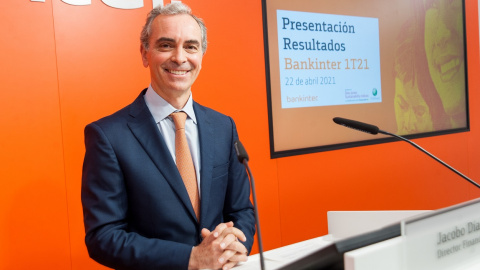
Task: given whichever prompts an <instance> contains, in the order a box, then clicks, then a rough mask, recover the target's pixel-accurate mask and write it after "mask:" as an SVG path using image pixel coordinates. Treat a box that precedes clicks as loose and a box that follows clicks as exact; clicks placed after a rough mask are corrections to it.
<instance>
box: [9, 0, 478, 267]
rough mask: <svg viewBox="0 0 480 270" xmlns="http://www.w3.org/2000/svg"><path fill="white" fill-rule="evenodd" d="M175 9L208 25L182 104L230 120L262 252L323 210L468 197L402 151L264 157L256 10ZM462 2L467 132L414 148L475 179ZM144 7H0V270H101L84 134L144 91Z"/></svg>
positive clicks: (438, 170)
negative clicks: (92, 250)
mask: <svg viewBox="0 0 480 270" xmlns="http://www.w3.org/2000/svg"><path fill="white" fill-rule="evenodd" d="M165 2H167V1H165ZM183 2H185V3H187V4H189V5H190V6H191V7H192V8H193V10H194V11H195V13H197V14H198V15H199V16H200V17H203V18H204V19H205V21H206V23H207V27H208V29H209V49H208V52H207V54H206V55H205V58H204V62H203V70H202V73H201V75H200V77H199V79H198V81H197V83H196V84H195V86H194V89H193V91H194V97H195V99H196V100H197V101H198V102H200V103H202V104H204V105H207V106H210V107H213V108H216V109H217V110H219V111H221V112H223V113H225V114H228V115H231V116H232V117H233V118H234V119H235V120H236V122H237V126H238V130H239V133H240V137H241V139H242V142H243V144H244V145H245V147H246V148H247V150H248V152H249V155H250V157H251V161H250V165H251V167H252V171H253V173H254V175H255V180H256V184H257V192H258V205H259V208H260V210H259V213H260V218H261V225H262V236H263V238H264V249H265V250H269V249H272V248H276V247H279V246H282V245H286V244H290V243H293V242H297V241H301V240H305V239H308V238H312V237H316V236H320V235H324V234H326V233H327V225H326V211H328V210H386V209H436V208H441V207H445V206H448V205H451V204H455V203H459V202H462V201H466V200H469V199H472V198H475V197H479V196H480V191H478V190H476V189H475V188H474V187H473V185H471V184H469V183H467V182H465V181H464V180H462V179H460V178H459V177H458V176H456V175H455V174H454V173H453V172H450V171H449V170H447V169H445V168H444V167H442V166H441V165H439V164H437V163H436V162H435V161H433V160H431V159H430V158H428V157H426V156H425V155H423V154H421V153H420V152H418V151H417V150H416V149H414V148H413V147H411V146H409V145H407V144H405V143H402V142H395V143H387V144H380V145H373V146H365V147H357V148H351V149H344V150H337V151H330V152H323V153H316V154H309V155H303V156H295V157H287V158H280V159H274V160H272V159H270V157H269V137H268V116H267V105H266V104H267V100H266V90H265V66H264V58H263V57H264V54H263V32H262V18H261V14H262V12H261V2H260V0H255V1H253V0H252V1H215V0H184V1H183ZM466 2H467V11H466V16H467V38H468V40H467V42H468V55H469V56H468V57H469V58H468V68H469V73H470V77H469V88H470V93H469V94H470V117H471V131H470V132H466V133H459V134H453V135H444V136H437V137H433V138H424V139H418V140H416V142H417V143H419V144H420V145H422V146H423V147H424V148H426V149H427V150H429V151H431V152H432V153H434V154H436V155H437V156H438V157H440V158H441V159H443V160H445V161H446V162H447V163H449V164H451V165H452V166H454V167H455V168H457V169H458V170H460V171H462V172H464V173H465V174H466V175H468V176H469V177H471V178H472V179H477V181H480V166H479V165H478V164H480V155H479V154H478V153H479V152H480V140H479V139H478V138H480V96H479V93H478V91H477V89H478V88H479V87H480V81H479V80H480V78H479V76H478V74H479V72H480V63H479V45H478V43H479V42H478V32H479V29H478V2H477V0H467V1H466ZM151 5H152V3H151V1H145V7H144V8H141V9H136V10H120V9H115V8H111V7H108V6H106V5H105V4H103V2H102V1H100V0H92V4H91V5H88V6H73V5H69V4H66V3H64V2H62V1H60V0H46V2H45V3H43V2H30V1H27V0H24V1H0V13H1V18H2V19H1V20H2V21H1V23H0V35H1V36H2V37H3V39H2V40H3V42H2V43H1V44H0V59H1V60H0V85H1V91H0V112H1V113H0V123H1V125H2V129H1V130H2V131H1V132H0V164H1V165H0V179H1V180H2V188H1V189H0V269H103V267H101V266H99V265H98V264H96V263H95V262H94V261H92V260H91V259H89V258H88V254H87V252H86V249H85V246H84V243H83V237H84V231H83V222H82V208H81V203H80V177H81V166H82V160H83V154H84V146H83V128H84V126H85V125H86V124H87V123H89V122H91V121H94V120H96V119H98V118H100V117H102V116H105V115H107V114H110V113H112V112H113V111H115V110H117V109H119V108H121V107H123V106H124V105H126V104H127V103H130V102H131V101H132V100H133V99H134V98H135V97H136V96H137V95H138V93H139V91H140V90H141V89H143V88H144V87H146V86H147V85H148V82H149V78H148V72H147V70H145V69H144V68H143V66H142V63H141V59H140V54H139V42H138V36H139V32H140V29H141V26H142V24H143V22H144V19H145V15H146V13H147V12H148V10H150V9H151V7H152V6H151ZM325 132H328V130H325ZM319 136H321V134H320V135H319ZM255 251H256V249H255Z"/></svg>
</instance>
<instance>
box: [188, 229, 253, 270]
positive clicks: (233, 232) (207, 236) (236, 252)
mask: <svg viewBox="0 0 480 270" xmlns="http://www.w3.org/2000/svg"><path fill="white" fill-rule="evenodd" d="M201 233H202V237H203V241H202V242H201V243H200V245H198V246H196V247H194V248H193V250H192V253H191V254H190V261H189V265H188V266H189V267H188V268H189V269H220V268H221V269H223V270H227V269H231V268H232V267H234V266H235V265H236V264H237V263H239V262H245V261H247V249H246V248H245V246H244V245H243V244H242V243H241V242H240V241H242V242H245V241H246V240H247V238H246V237H245V235H244V234H243V232H242V231H241V230H239V229H237V228H235V227H233V222H227V223H221V224H219V225H218V226H217V227H216V228H215V230H213V231H211V232H210V231H209V230H208V229H205V228H204V229H202V232H201ZM239 240H240V241H239Z"/></svg>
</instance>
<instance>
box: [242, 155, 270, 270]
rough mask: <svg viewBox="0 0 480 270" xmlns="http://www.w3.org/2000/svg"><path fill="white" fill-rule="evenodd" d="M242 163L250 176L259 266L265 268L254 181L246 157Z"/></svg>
mask: <svg viewBox="0 0 480 270" xmlns="http://www.w3.org/2000/svg"><path fill="white" fill-rule="evenodd" d="M243 165H245V168H247V173H248V177H249V178H250V185H251V186H252V197H253V204H254V205H255V211H254V213H255V223H256V225H257V240H258V249H259V253H260V268H261V269H262V270H264V269H265V262H264V260H263V245H262V240H261V239H262V235H261V233H260V222H259V219H258V204H257V196H256V192H255V181H254V180H253V175H252V172H251V171H250V166H248V161H247V159H246V158H245V159H243Z"/></svg>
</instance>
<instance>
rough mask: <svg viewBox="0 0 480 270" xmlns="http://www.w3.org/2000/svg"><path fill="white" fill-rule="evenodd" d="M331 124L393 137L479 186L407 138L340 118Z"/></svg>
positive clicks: (478, 186) (334, 119)
mask: <svg viewBox="0 0 480 270" xmlns="http://www.w3.org/2000/svg"><path fill="white" fill-rule="evenodd" d="M333 122H335V123H336V124H339V125H342V126H345V127H348V128H352V129H355V130H358V131H362V132H366V133H370V134H373V135H376V134H378V133H381V134H385V135H389V136H392V137H395V138H397V139H400V140H402V141H405V142H407V143H409V144H411V145H412V146H414V147H415V148H417V149H418V150H420V151H422V152H423V153H425V154H427V155H428V156H430V157H431V158H433V159H435V160H436V161H437V162H439V163H440V164H442V165H443V166H445V167H447V168H448V169H450V170H451V171H453V172H454V173H456V174H458V175H460V176H461V177H462V178H463V179H465V180H467V181H468V182H470V183H471V184H473V185H474V186H476V187H477V188H480V185H479V184H478V183H476V182H475V181H473V180H472V179H470V178H468V177H467V176H466V175H464V174H463V173H461V172H459V171H457V170H456V169H454V168H453V167H452V166H450V165H448V164H447V163H445V162H443V161H442V160H441V159H439V158H437V157H436V156H434V155H433V154H431V153H429V152H428V151H427V150H425V149H423V148H422V147H420V146H419V145H418V144H416V143H414V142H412V141H411V140H409V139H407V138H404V137H402V136H399V135H396V134H393V133H390V132H387V131H384V130H381V129H379V128H378V127H377V126H374V125H370V124H366V123H362V122H358V121H355V120H350V119H345V118H341V117H335V118H333Z"/></svg>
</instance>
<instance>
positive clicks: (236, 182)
mask: <svg viewBox="0 0 480 270" xmlns="http://www.w3.org/2000/svg"><path fill="white" fill-rule="evenodd" d="M230 121H231V124H232V138H233V140H232V142H231V149H230V152H231V154H230V162H229V163H230V168H229V181H228V186H227V194H226V196H225V205H224V220H225V221H233V223H234V226H235V227H237V228H238V229H240V230H241V231H242V232H243V233H244V234H245V236H246V237H247V241H246V242H245V243H243V244H244V245H245V247H246V248H247V250H248V253H250V251H251V249H252V245H253V240H254V239H253V238H254V235H255V215H254V211H253V205H252V203H251V202H250V181H249V179H248V175H247V173H246V170H245V167H244V165H243V164H242V163H240V162H239V161H238V158H237V155H236V152H235V149H234V143H235V141H237V140H238V134H237V129H236V127H235V123H234V121H233V120H232V119H231V118H230Z"/></svg>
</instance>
